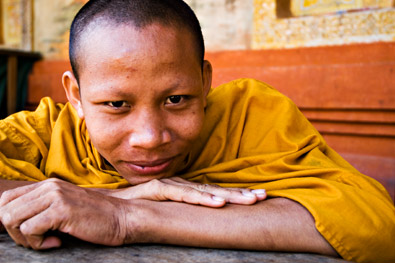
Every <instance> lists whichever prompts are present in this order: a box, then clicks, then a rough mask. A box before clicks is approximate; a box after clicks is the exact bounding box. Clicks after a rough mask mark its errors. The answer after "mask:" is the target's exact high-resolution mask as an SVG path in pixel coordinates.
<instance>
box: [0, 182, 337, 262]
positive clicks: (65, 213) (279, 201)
mask: <svg viewBox="0 0 395 263" xmlns="http://www.w3.org/2000/svg"><path fill="white" fill-rule="evenodd" d="M0 184H1V185H0V193H1V192H3V194H2V195H1V198H0V221H1V223H2V224H3V226H4V228H5V229H6V230H7V232H8V233H9V235H10V236H11V237H12V238H13V239H14V241H15V242H16V243H17V244H20V245H23V246H25V247H31V248H33V249H48V248H52V247H58V246H60V245H61V240H60V239H59V238H58V237H55V236H48V235H47V234H46V233H47V232H48V231H50V230H55V231H60V232H63V233H68V234H70V235H72V236H75V237H77V238H79V239H82V240H85V241H88V242H92V243H98V244H103V245H109V246H117V245H122V244H131V243H147V242H149V243H164V244H176V245H187V246H197V247H214V248H237V249H254V250H271V251H300V252H313V253H321V254H327V255H333V256H335V255H337V253H336V252H335V250H334V249H333V248H332V247H331V246H330V245H329V244H328V243H327V241H326V240H325V239H324V238H323V237H322V236H321V235H320V233H319V232H318V231H317V230H316V228H315V225H314V219H313V217H312V216H311V215H310V213H309V212H308V211H307V210H306V209H305V208H304V207H302V206H301V205H300V204H298V203H296V202H294V201H291V200H289V199H285V198H275V199H266V194H265V193H264V192H262V191H256V192H255V193H254V192H252V191H251V190H249V189H232V188H220V187H216V186H209V185H202V184H197V183H192V182H188V181H185V180H183V179H181V178H177V177H173V178H168V179H161V180H159V181H158V180H153V181H150V182H148V183H144V184H140V185H137V186H133V187H129V188H124V189H119V190H106V189H87V188H81V187H78V186H75V185H72V184H70V183H67V182H64V181H61V180H58V179H49V180H45V181H42V182H39V183H33V184H31V183H28V182H17V181H7V180H2V179H0ZM25 184H26V185H25ZM23 185H24V186H23ZM6 190H8V191H6ZM213 196H215V197H214V198H213ZM264 199H266V200H264Z"/></svg>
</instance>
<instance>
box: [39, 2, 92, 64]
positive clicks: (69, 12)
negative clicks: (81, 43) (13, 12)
mask: <svg viewBox="0 0 395 263" xmlns="http://www.w3.org/2000/svg"><path fill="white" fill-rule="evenodd" d="M85 2H87V0H34V12H35V16H34V48H35V50H36V51H39V52H41V53H42V54H44V56H45V58H47V59H67V58H68V38H69V28H70V25H71V21H72V20H73V17H74V16H75V14H76V13H77V12H78V10H79V9H80V8H81V6H82V5H83V3H85Z"/></svg>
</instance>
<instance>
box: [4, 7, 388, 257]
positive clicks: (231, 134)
mask: <svg viewBox="0 0 395 263" xmlns="http://www.w3.org/2000/svg"><path fill="white" fill-rule="evenodd" d="M69 48H70V62H71V66H72V72H70V71H67V72H65V73H64V75H63V78H62V83H63V87H64V89H65V91H66V94H67V98H68V100H69V102H68V103H67V104H65V105H62V104H56V103H54V102H53V101H52V100H51V99H49V98H44V99H43V100H42V101H41V103H40V105H39V106H38V108H37V110H36V111H34V112H20V113H16V114H14V115H11V116H9V117H7V118H6V119H4V120H1V121H0V151H1V153H0V177H1V178H2V180H1V181H0V185H1V186H0V191H1V193H2V195H1V198H0V221H1V223H2V225H3V228H4V229H5V230H6V231H7V232H8V234H9V235H10V236H11V237H12V238H13V240H14V241H15V242H16V243H17V244H20V245H22V246H24V247H30V248H33V249H36V250H41V249H49V248H54V247H59V246H61V239H60V238H59V236H58V235H56V234H54V233H56V232H62V233H66V234H69V235H72V236H74V237H76V238H79V239H82V240H85V241H88V242H92V243H97V244H103V245H108V246H119V245H123V244H133V243H163V244H176V245H186V246H196V247H212V248H229V249H252V250H262V251H290V252H311V253H319V254H324V255H330V256H341V257H343V258H345V259H347V260H354V261H360V262H363V261H375V262H379V261H390V260H392V259H394V258H395V256H394V251H393V244H394V242H395V239H394V237H395V216H394V212H395V209H394V205H393V203H392V200H391V198H390V197H389V195H388V193H387V192H386V190H385V189H384V187H383V186H382V185H380V184H379V183H377V182H376V181H375V180H373V179H371V178H369V177H367V176H364V175H362V174H360V173H359V172H358V171H357V170H355V169H354V168H353V167H352V166H351V165H349V164H348V163H347V162H346V161H344V160H343V159H342V158H341V157H340V156H339V155H338V154H337V153H336V152H334V151H333V150H332V149H331V148H330V147H329V146H328V145H327V144H326V143H325V141H324V140H323V138H322V137H321V135H320V134H319V133H318V132H317V131H316V130H315V129H314V128H313V126H312V125H311V124H310V123H309V122H308V121H307V120H306V119H305V118H304V117H303V115H302V114H301V113H300V111H299V110H298V109H297V107H296V106H295V105H294V104H293V103H292V102H291V101H290V100H289V99H288V98H286V97H285V96H283V95H282V94H280V93H279V92H277V91H276V90H275V89H273V88H271V87H270V86H268V85H266V84H265V83H263V82H259V81H256V80H250V79H240V80H235V81H233V82H231V83H228V84H224V85H222V86H220V87H217V88H215V89H211V75H212V67H211V65H210V62H209V61H206V60H204V42H203V37H202V34H201V29H200V26H199V22H198V20H197V18H196V16H195V15H194V13H193V11H192V10H191V9H190V8H189V7H188V6H187V5H186V4H185V3H184V2H183V1H181V0H113V1H108V0H91V1H89V2H88V3H87V4H86V5H85V6H84V7H83V8H82V9H81V10H80V11H79V13H78V14H77V15H76V17H75V18H74V21H73V23H72V26H71V30H70V47H69Z"/></svg>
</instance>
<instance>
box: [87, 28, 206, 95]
mask: <svg viewBox="0 0 395 263" xmlns="http://www.w3.org/2000/svg"><path fill="white" fill-rule="evenodd" d="M87 32H88V33H87V34H85V36H84V40H83V42H82V45H81V49H80V51H79V52H80V55H79V57H80V59H81V61H82V62H81V64H80V68H79V77H80V85H81V89H82V91H83V92H84V93H85V92H88V93H92V94H93V93H95V92H99V91H106V93H108V92H110V91H111V92H114V91H115V90H117V89H124V88H125V89H124V90H123V91H122V92H124V94H129V92H130V91H132V90H133V91H137V90H139V89H140V88H143V87H144V89H145V90H147V89H149V90H156V91H159V90H162V89H166V88H169V87H170V86H196V85H197V84H198V83H200V82H201V63H200V60H199V59H198V58H197V56H196V55H195V54H194V53H193V52H194V51H195V46H194V43H193V37H192V36H191V33H189V32H188V31H186V30H182V29H176V28H173V27H168V26H164V25H161V24H151V25H148V26H146V27H144V28H141V29H136V28H135V27H133V26H129V25H116V26H114V25H103V26H100V27H96V28H95V29H93V30H90V31H87ZM176 83H178V84H176ZM126 87H128V88H127V89H126ZM96 94H97V93H96Z"/></svg>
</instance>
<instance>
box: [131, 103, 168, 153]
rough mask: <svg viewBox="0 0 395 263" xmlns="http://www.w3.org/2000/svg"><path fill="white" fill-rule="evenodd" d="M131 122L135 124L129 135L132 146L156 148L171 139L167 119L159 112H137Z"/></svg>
mask: <svg viewBox="0 0 395 263" xmlns="http://www.w3.org/2000/svg"><path fill="white" fill-rule="evenodd" d="M131 123H132V126H133V129H132V130H131V132H130V136H129V144H130V146H131V147H136V148H143V149H155V148H157V147H159V146H161V145H164V144H166V143H169V142H170V141H171V134H170V131H169V130H168V129H167V127H166V120H165V118H163V116H160V114H158V113H155V112H147V111H144V112H141V113H140V114H135V115H134V118H132V120H131Z"/></svg>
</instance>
